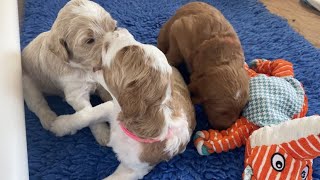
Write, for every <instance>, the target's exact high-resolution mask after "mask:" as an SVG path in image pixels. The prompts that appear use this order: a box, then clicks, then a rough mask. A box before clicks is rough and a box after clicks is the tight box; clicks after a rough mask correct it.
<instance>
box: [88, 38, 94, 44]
mask: <svg viewBox="0 0 320 180" xmlns="http://www.w3.org/2000/svg"><path fill="white" fill-rule="evenodd" d="M92 43H94V39H93V38H90V39H88V40H87V41H86V44H92Z"/></svg>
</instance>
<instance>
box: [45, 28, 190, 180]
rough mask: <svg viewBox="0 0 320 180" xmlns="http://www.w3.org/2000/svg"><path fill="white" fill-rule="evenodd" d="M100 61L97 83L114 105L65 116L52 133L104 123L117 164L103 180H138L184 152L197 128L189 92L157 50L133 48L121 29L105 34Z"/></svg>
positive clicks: (67, 132) (152, 47)
mask: <svg viewBox="0 0 320 180" xmlns="http://www.w3.org/2000/svg"><path fill="white" fill-rule="evenodd" d="M102 59H103V65H102V70H101V71H98V72H96V73H97V81H98V82H100V83H101V85H103V87H104V88H106V89H107V90H108V91H109V93H110V94H111V95H112V97H113V101H109V102H106V103H104V104H101V105H98V106H96V107H95V108H91V109H86V110H82V111H78V112H76V113H75V114H73V115H66V116H63V117H61V118H59V119H57V121H55V122H54V123H52V129H51V130H52V131H53V132H56V133H57V134H59V135H65V134H69V133H72V132H74V131H76V130H79V129H81V128H83V127H86V126H88V125H90V124H92V123H96V122H101V121H108V122H109V123H110V128H111V131H110V142H109V144H108V145H109V146H111V147H112V148H113V151H114V152H115V153H116V154H117V157H118V159H119V161H120V162H121V163H120V165H119V166H118V168H117V170H116V171H115V172H114V173H113V174H112V175H110V176H109V177H107V179H115V180H119V179H121V180H127V179H128V180H134V179H140V178H143V177H144V176H145V175H146V174H147V173H148V172H149V171H150V170H151V169H152V168H153V167H154V166H155V165H157V164H158V163H159V162H161V161H164V160H169V159H171V158H172V157H173V156H174V155H176V154H178V153H181V152H183V151H184V149H185V148H186V145H187V143H188V142H189V140H190V136H191V134H192V131H193V130H194V128H195V115H194V108H193V105H192V103H191V99H190V96H189V92H188V89H187V86H186V84H185V83H184V81H183V79H182V77H181V76H180V74H179V72H178V71H177V70H176V69H174V68H172V67H171V66H170V65H169V64H168V62H167V59H166V57H165V55H164V54H163V53H162V52H161V51H160V50H159V49H157V48H156V47H154V46H151V45H146V44H141V43H139V42H137V41H136V40H135V39H134V38H133V36H132V35H131V34H130V33H129V32H128V31H127V30H125V29H118V30H116V31H114V32H109V33H107V34H106V36H105V42H104V45H103V50H102Z"/></svg>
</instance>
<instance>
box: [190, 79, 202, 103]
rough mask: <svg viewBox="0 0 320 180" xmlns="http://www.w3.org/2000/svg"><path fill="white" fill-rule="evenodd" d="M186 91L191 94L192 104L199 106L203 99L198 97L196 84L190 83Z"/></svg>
mask: <svg viewBox="0 0 320 180" xmlns="http://www.w3.org/2000/svg"><path fill="white" fill-rule="evenodd" d="M188 89H189V91H190V93H191V100H192V103H193V104H201V103H203V98H201V97H200V96H199V94H198V93H199V92H198V86H197V83H190V84H189V85H188Z"/></svg>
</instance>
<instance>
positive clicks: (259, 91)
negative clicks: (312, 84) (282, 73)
mask: <svg viewBox="0 0 320 180" xmlns="http://www.w3.org/2000/svg"><path fill="white" fill-rule="evenodd" d="M303 102H304V90H303V88H302V86H301V84H300V82H299V81H298V80H296V79H295V78H293V77H283V78H279V77H268V76H266V75H264V74H260V75H258V76H256V77H253V78H251V80H250V97H249V103H248V104H247V106H246V107H245V109H244V111H243V116H244V117H246V118H247V119H248V120H249V121H251V122H253V123H254V124H256V125H258V126H267V125H271V124H279V123H281V122H283V121H287V120H289V119H292V117H293V116H294V115H295V114H298V113H300V111H301V109H302V106H303Z"/></svg>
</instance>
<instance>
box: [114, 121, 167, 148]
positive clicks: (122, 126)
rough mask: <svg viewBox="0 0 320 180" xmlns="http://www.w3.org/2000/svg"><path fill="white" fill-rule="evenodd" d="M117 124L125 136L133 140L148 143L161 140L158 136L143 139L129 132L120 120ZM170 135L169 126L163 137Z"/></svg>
mask: <svg viewBox="0 0 320 180" xmlns="http://www.w3.org/2000/svg"><path fill="white" fill-rule="evenodd" d="M119 124H120V127H121V129H122V131H123V132H124V133H125V134H126V135H127V136H129V137H130V138H131V139H133V140H135V141H138V142H141V143H148V144H151V143H155V142H159V141H161V140H160V139H159V138H155V139H143V138H140V137H138V136H137V135H135V134H133V133H132V132H130V131H129V130H128V129H127V128H126V127H125V126H124V124H123V123H122V122H119ZM171 135H172V130H171V128H170V129H169V131H168V134H167V136H166V138H165V139H167V138H169V137H170V136H171Z"/></svg>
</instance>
